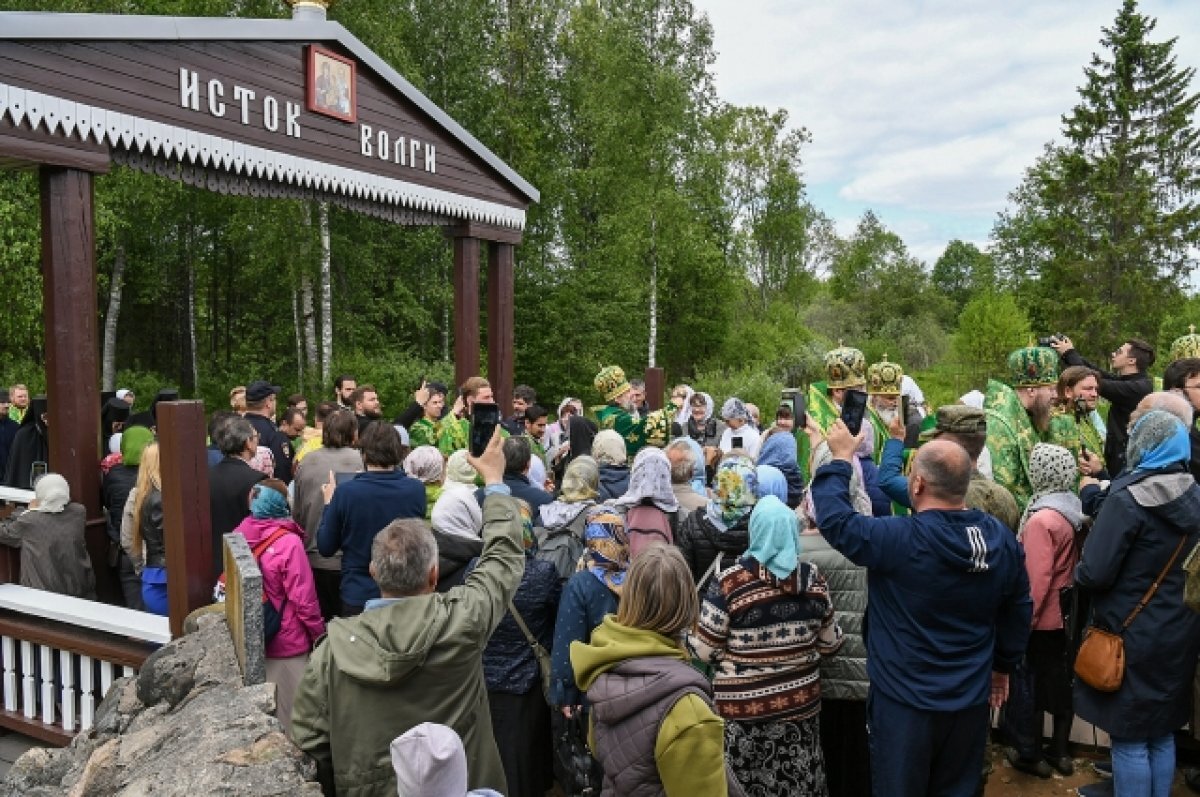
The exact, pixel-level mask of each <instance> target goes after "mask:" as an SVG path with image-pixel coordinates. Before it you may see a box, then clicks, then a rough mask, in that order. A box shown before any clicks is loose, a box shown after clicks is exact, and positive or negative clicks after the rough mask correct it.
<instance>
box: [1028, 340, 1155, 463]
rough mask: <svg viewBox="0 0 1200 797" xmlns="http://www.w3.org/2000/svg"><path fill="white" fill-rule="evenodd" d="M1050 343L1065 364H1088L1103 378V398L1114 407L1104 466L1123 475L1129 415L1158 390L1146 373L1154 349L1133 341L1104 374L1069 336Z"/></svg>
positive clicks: (1110, 413) (1119, 351)
mask: <svg viewBox="0 0 1200 797" xmlns="http://www.w3.org/2000/svg"><path fill="white" fill-rule="evenodd" d="M1048 342H1049V344H1050V347H1051V348H1053V349H1054V350H1055V351H1056V352H1058V356H1059V358H1060V359H1061V360H1062V362H1063V364H1064V365H1084V366H1087V367H1088V368H1091V369H1092V370H1093V371H1096V372H1097V373H1098V374H1099V375H1100V395H1101V396H1102V397H1103V398H1105V399H1107V400H1108V402H1109V404H1110V405H1111V406H1110V407H1109V410H1108V435H1107V437H1106V439H1105V441H1104V464H1105V466H1106V467H1107V468H1108V472H1109V473H1120V472H1121V471H1122V470H1123V469H1124V467H1125V444H1126V443H1127V442H1128V441H1129V431H1128V428H1127V427H1128V426H1129V416H1130V414H1131V413H1132V412H1133V410H1134V408H1135V407H1137V405H1138V402H1139V401H1141V400H1142V399H1143V398H1145V397H1146V396H1148V395H1150V393H1152V392H1153V391H1154V380H1152V379H1151V378H1150V374H1148V373H1146V370H1147V369H1148V368H1149V367H1150V366H1151V365H1154V347H1152V346H1151V345H1150V344H1149V343H1146V342H1145V341H1144V340H1139V339H1138V338H1129V339H1128V340H1126V341H1125V342H1124V343H1122V344H1121V345H1120V347H1118V348H1117V349H1116V350H1115V351H1114V352H1113V353H1112V354H1111V355H1110V357H1109V361H1110V363H1111V365H1112V371H1102V370H1100V369H1099V368H1097V367H1096V366H1095V365H1092V364H1091V363H1090V362H1088V361H1087V360H1085V359H1083V357H1082V355H1080V354H1079V352H1077V351H1075V344H1074V343H1072V342H1071V339H1070V338H1069V337H1067V336H1066V335H1054V336H1053V337H1051V338H1050V339H1049V341H1048Z"/></svg>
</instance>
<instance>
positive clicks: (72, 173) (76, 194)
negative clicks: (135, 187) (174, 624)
mask: <svg viewBox="0 0 1200 797" xmlns="http://www.w3.org/2000/svg"><path fill="white" fill-rule="evenodd" d="M39 176H40V181H41V203H42V219H41V222H42V307H43V311H44V318H45V344H46V386H47V390H46V396H47V400H48V403H49V413H48V425H49V444H50V469H51V470H52V471H54V472H55V473H59V474H62V476H63V477H64V478H65V479H66V480H67V483H68V484H69V485H70V486H71V499H72V500H74V501H78V502H79V503H81V504H83V505H84V507H85V508H86V509H87V518H88V522H87V528H86V531H85V539H86V541H87V549H88V553H89V554H90V555H91V558H92V569H93V570H94V571H95V573H96V590H97V594H98V596H99V597H100V599H101V600H109V601H117V600H119V599H120V594H121V592H120V588H119V585H118V584H117V580H116V578H115V577H114V575H113V573H112V571H111V569H110V568H109V567H108V542H109V540H108V534H107V532H106V530H105V520H104V513H103V511H102V509H101V507H100V375H99V372H98V371H97V365H96V364H97V362H99V357H98V356H97V354H98V352H99V344H98V341H99V338H98V337H97V331H96V326H97V320H96V237H95V219H94V216H93V192H92V174H91V172H87V171H83V170H81V169H76V168H66V167H57V166H43V167H42V168H41V170H40V172H39Z"/></svg>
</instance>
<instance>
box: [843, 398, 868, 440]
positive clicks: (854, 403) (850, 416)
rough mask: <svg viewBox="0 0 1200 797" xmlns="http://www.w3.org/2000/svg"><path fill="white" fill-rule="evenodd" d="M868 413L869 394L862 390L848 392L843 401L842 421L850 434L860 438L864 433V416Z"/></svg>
mask: <svg viewBox="0 0 1200 797" xmlns="http://www.w3.org/2000/svg"><path fill="white" fill-rule="evenodd" d="M866 412H867V394H866V393H864V392H863V391H861V390H847V391H846V394H845V397H844V398H843V399H842V420H843V421H844V422H845V423H846V428H847V429H849V430H850V434H851V435H853V436H855V437H858V433H859V432H860V431H862V422H863V416H864V415H866Z"/></svg>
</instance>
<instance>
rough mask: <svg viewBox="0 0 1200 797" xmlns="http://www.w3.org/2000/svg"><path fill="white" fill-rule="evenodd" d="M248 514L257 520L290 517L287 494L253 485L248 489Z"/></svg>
mask: <svg viewBox="0 0 1200 797" xmlns="http://www.w3.org/2000/svg"><path fill="white" fill-rule="evenodd" d="M250 516H251V517H253V518H257V519H259V520H272V519H277V518H290V517H291V516H292V510H291V508H290V507H288V501H287V496H285V495H283V494H281V493H280V492H279V491H278V490H274V489H272V488H270V487H263V486H262V485H261V484H258V485H255V486H254V488H253V489H252V490H251V491H250Z"/></svg>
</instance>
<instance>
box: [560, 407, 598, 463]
mask: <svg viewBox="0 0 1200 797" xmlns="http://www.w3.org/2000/svg"><path fill="white" fill-rule="evenodd" d="M595 437H596V424H594V423H592V422H591V421H589V420H588V419H587V418H584V417H583V416H582V415H572V416H571V417H570V418H568V419H567V444H568V446H569V449H568V450H569V454H568V456H569V457H570V458H571V459H575V458H576V457H590V456H591V455H592V441H593V439H595Z"/></svg>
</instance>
